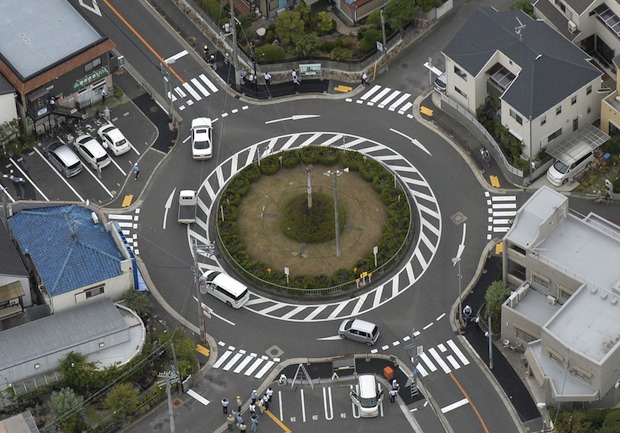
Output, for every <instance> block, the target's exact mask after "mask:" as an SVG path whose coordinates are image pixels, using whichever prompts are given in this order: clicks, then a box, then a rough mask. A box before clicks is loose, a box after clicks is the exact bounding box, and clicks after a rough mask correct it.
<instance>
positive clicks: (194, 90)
mask: <svg viewBox="0 0 620 433" xmlns="http://www.w3.org/2000/svg"><path fill="white" fill-rule="evenodd" d="M218 90H219V89H218V88H217V87H216V86H215V84H214V83H213V81H211V80H210V79H209V78H208V77H207V76H206V75H205V74H200V75H199V76H198V77H197V78H192V79H190V80H189V81H186V82H184V83H183V84H181V85H180V86H177V87H175V88H174V89H172V92H169V93H168V98H170V99H171V100H172V102H173V103H174V102H176V103H177V104H179V110H180V111H182V110H185V107H186V106H191V105H194V102H198V101H201V100H202V99H203V98H206V97H208V96H210V95H212V94H214V93H216V92H217V91H218Z"/></svg>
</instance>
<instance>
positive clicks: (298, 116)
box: [265, 114, 321, 125]
mask: <svg viewBox="0 0 620 433" xmlns="http://www.w3.org/2000/svg"><path fill="white" fill-rule="evenodd" d="M313 117H321V115H320V114H295V115H294V116H291V117H283V118H281V119H274V120H268V121H267V122H265V125H269V124H270V123H276V122H284V121H285V120H303V119H311V118H313Z"/></svg>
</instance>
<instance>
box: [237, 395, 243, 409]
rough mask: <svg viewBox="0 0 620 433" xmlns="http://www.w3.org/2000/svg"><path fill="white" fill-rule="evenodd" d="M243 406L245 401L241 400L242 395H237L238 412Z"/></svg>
mask: <svg viewBox="0 0 620 433" xmlns="http://www.w3.org/2000/svg"><path fill="white" fill-rule="evenodd" d="M241 406H243V401H241V397H239V396H237V412H239V413H241Z"/></svg>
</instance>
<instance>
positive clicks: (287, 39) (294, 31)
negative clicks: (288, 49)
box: [276, 11, 305, 46]
mask: <svg viewBox="0 0 620 433" xmlns="http://www.w3.org/2000/svg"><path fill="white" fill-rule="evenodd" d="M276 32H277V33H278V37H279V38H280V42H281V43H282V44H283V45H286V46H290V45H293V44H295V42H297V40H299V38H301V36H302V35H303V34H305V32H304V22H303V20H302V19H301V14H300V13H299V12H298V11H284V12H282V13H281V14H280V15H278V18H277V19H276Z"/></svg>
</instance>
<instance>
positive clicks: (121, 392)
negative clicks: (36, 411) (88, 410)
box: [103, 383, 138, 422]
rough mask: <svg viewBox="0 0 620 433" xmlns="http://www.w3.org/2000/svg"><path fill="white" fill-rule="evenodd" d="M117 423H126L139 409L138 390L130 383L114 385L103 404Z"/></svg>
mask: <svg viewBox="0 0 620 433" xmlns="http://www.w3.org/2000/svg"><path fill="white" fill-rule="evenodd" d="M103 407H105V408H106V410H108V411H110V413H112V414H113V415H112V416H113V418H114V419H115V420H116V421H120V422H125V421H126V420H127V419H128V418H129V417H130V416H131V414H133V413H134V412H135V411H136V409H137V408H138V390H137V389H135V388H134V387H133V386H132V385H131V384H130V383H119V384H118V385H114V386H113V387H112V388H111V389H110V391H109V392H108V395H107V397H106V399H105V401H104V402H103Z"/></svg>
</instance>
